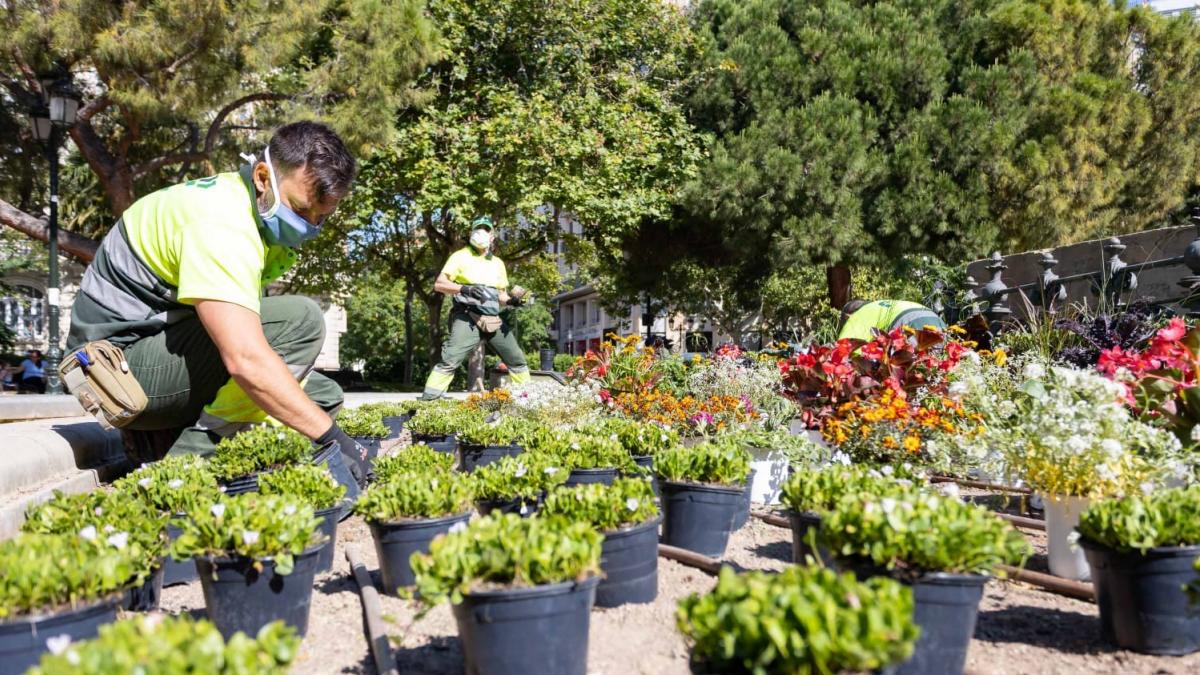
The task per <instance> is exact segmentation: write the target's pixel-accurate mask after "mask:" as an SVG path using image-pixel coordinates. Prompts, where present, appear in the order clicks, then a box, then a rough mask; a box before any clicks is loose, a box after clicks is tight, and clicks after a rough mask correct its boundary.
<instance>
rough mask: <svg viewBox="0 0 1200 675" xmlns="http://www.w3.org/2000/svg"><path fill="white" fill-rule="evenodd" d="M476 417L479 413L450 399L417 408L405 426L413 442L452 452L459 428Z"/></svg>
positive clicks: (455, 449)
mask: <svg viewBox="0 0 1200 675" xmlns="http://www.w3.org/2000/svg"><path fill="white" fill-rule="evenodd" d="M478 418H479V415H477V414H475V413H472V412H471V411H469V410H465V409H464V408H463V407H462V405H461V404H460V403H459V402H458V401H450V402H446V403H440V404H439V405H431V406H428V407H426V408H422V409H420V410H418V411H417V412H416V414H415V415H413V416H412V418H411V419H409V420H408V423H407V425H406V426H408V430H409V431H411V432H412V440H413V443H424V444H425V445H428V446H429V447H431V448H433V449H434V450H437V451H438V452H447V453H451V454H453V453H454V452H455V451H457V450H458V438H457V433H458V431H459V429H461V428H463V427H464V426H466V425H467V424H469V423H470V421H471V420H472V419H478Z"/></svg>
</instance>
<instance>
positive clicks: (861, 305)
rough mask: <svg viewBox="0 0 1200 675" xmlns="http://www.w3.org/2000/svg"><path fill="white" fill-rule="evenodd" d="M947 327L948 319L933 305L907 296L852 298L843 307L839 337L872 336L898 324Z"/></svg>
mask: <svg viewBox="0 0 1200 675" xmlns="http://www.w3.org/2000/svg"><path fill="white" fill-rule="evenodd" d="M901 327H908V328H912V329H913V330H920V329H922V328H935V329H937V330H940V331H944V330H946V323H945V322H944V321H942V319H941V317H939V316H938V315H937V313H936V312H934V311H933V310H932V309H929V308H928V307H926V306H925V305H922V304H919V303H916V302H908V301H906V300H876V301H874V302H867V301H866V300H851V301H850V302H848V303H846V306H845V307H843V308H842V322H841V329H840V330H839V331H838V339H839V340H841V339H842V338H854V339H857V340H871V339H873V338H874V337H875V331H879V332H881V333H888V332H891V331H893V330H895V329H897V328H901Z"/></svg>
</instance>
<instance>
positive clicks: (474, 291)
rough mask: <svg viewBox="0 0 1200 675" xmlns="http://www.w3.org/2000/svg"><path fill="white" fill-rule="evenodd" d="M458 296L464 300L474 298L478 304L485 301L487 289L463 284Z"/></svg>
mask: <svg viewBox="0 0 1200 675" xmlns="http://www.w3.org/2000/svg"><path fill="white" fill-rule="evenodd" d="M458 294H459V295H461V296H463V297H464V298H474V299H475V300H478V301H480V302H483V301H484V300H486V299H487V289H486V288H484V287H483V286H480V285H479V284H465V285H463V287H462V289H460V290H459V291H458Z"/></svg>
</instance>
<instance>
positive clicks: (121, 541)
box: [107, 532, 129, 549]
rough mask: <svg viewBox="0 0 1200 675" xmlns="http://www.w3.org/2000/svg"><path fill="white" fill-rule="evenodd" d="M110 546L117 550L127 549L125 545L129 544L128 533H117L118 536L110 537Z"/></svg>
mask: <svg viewBox="0 0 1200 675" xmlns="http://www.w3.org/2000/svg"><path fill="white" fill-rule="evenodd" d="M107 541H108V545H109V546H112V547H113V548H115V549H123V548H125V544H127V543H129V533H128V532H117V533H116V534H110V535H108V539H107Z"/></svg>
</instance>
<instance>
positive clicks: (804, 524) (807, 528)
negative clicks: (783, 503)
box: [788, 509, 834, 565]
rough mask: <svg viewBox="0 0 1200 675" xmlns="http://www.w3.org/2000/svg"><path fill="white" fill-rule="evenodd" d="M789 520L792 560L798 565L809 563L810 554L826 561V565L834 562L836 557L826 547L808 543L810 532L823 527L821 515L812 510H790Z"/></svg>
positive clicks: (816, 558)
mask: <svg viewBox="0 0 1200 675" xmlns="http://www.w3.org/2000/svg"><path fill="white" fill-rule="evenodd" d="M788 521H789V522H791V524H792V562H794V563H796V564H797V565H803V564H806V563H807V559H808V557H809V556H812V558H813V559H814V560H819V561H824V562H825V564H826V565H831V564H832V563H833V562H834V557H833V555H831V554H830V553H829V551H827V550H826V549H824V548H821V547H818V548H817V549H815V550H814V549H813V547H812V546H811V545H810V544H809V543H808V537H809V533H810V532H815V531H816V530H818V529H820V527H821V516H819V515H817V514H815V513H813V512H811V511H793V510H791V509H789V510H788Z"/></svg>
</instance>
